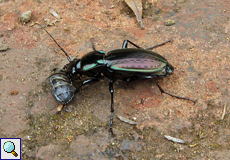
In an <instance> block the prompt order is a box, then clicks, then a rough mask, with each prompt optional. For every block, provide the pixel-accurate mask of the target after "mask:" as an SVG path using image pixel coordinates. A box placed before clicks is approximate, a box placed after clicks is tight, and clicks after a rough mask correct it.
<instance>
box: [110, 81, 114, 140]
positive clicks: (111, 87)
mask: <svg viewBox="0 0 230 160" xmlns="http://www.w3.org/2000/svg"><path fill="white" fill-rule="evenodd" d="M109 92H110V94H111V117H110V126H109V131H110V132H111V133H112V135H113V136H114V133H113V128H112V125H113V112H114V107H113V105H114V103H113V93H114V90H113V80H111V79H110V80H109Z"/></svg>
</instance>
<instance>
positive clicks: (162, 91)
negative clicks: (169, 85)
mask: <svg viewBox="0 0 230 160" xmlns="http://www.w3.org/2000/svg"><path fill="white" fill-rule="evenodd" d="M154 82H155V83H156V85H157V87H158V88H159V90H160V91H161V93H165V94H167V95H170V96H172V97H176V98H179V99H187V100H189V101H192V102H194V103H196V101H194V100H192V99H189V98H187V97H179V96H176V95H173V94H171V93H168V92H165V91H164V90H163V89H162V88H161V87H160V85H159V84H158V83H157V82H156V81H154Z"/></svg>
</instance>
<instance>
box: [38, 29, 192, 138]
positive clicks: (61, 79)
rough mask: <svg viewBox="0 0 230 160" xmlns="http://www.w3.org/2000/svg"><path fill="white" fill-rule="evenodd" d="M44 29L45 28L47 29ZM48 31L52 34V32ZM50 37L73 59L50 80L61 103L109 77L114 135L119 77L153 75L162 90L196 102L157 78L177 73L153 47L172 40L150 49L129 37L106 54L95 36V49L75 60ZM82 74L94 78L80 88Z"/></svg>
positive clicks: (143, 77) (86, 81) (138, 77)
mask: <svg viewBox="0 0 230 160" xmlns="http://www.w3.org/2000/svg"><path fill="white" fill-rule="evenodd" d="M40 26H41V25H40ZM41 27H42V26H41ZM42 28H43V27H42ZM43 29H44V30H45V28H43ZM45 31H46V30H45ZM46 32H47V33H48V31H46ZM48 34H49V33H48ZM49 36H50V37H51V38H52V39H53V40H54V42H55V43H56V44H57V45H58V46H59V47H60V48H61V50H62V51H63V52H64V53H65V55H66V56H67V59H68V61H69V63H68V64H66V65H65V66H64V67H63V69H62V70H61V71H60V72H58V73H54V74H53V75H51V76H50V78H49V81H50V82H52V83H50V84H51V93H52V95H53V96H54V98H55V99H56V100H57V101H59V102H60V103H61V104H64V105H66V104H68V103H69V102H70V101H71V100H72V98H73V97H74V95H75V94H76V93H77V92H78V91H79V89H80V88H81V87H82V86H83V85H85V84H88V83H90V82H92V81H99V80H100V79H103V78H104V77H106V78H108V79H109V91H110V95H111V107H110V108H111V117H110V132H111V133H112V134H113V129H112V124H113V113H114V100H113V99H114V95H113V94H114V89H113V83H114V82H115V81H116V80H118V79H119V80H123V81H126V82H132V81H135V80H139V79H150V78H151V79H153V81H154V82H155V84H156V85H157V87H158V88H159V90H160V91H161V93H165V94H168V95H170V96H172V97H176V98H180V99H187V100H190V101H192V102H194V103H195V102H196V101H194V100H192V99H189V98H187V97H179V96H176V95H173V94H170V93H168V92H165V91H164V90H163V89H162V88H161V87H160V85H159V84H158V83H157V82H156V80H155V79H158V78H163V77H167V76H170V75H172V74H173V72H174V67H173V66H172V65H171V64H170V63H169V62H168V61H167V59H165V58H164V57H163V56H161V55H159V54H158V53H156V52H153V51H150V50H151V49H153V48H156V47H159V46H162V45H165V44H166V43H168V42H172V40H169V41H166V42H164V43H162V44H159V45H155V46H153V47H150V48H146V49H143V48H141V47H139V46H138V45H136V44H135V43H133V42H131V41H129V40H125V41H124V42H123V45H122V48H121V49H114V50H111V51H109V52H108V53H106V52H104V51H98V50H96V49H95V45H94V39H93V38H92V48H93V51H91V52H89V53H87V54H86V55H84V56H83V57H82V58H81V59H79V58H75V59H73V60H71V59H70V57H69V56H68V54H67V53H66V52H65V50H64V49H63V48H62V47H61V46H60V45H59V44H58V43H57V42H56V40H55V39H54V38H53V37H52V36H51V35H50V34H49ZM128 44H131V45H133V46H134V47H135V48H128ZM82 75H85V76H88V77H90V78H89V79H87V80H85V81H83V82H82V84H81V85H80V86H78V88H75V87H71V86H72V81H74V79H80V78H81V77H82ZM54 82H55V83H54Z"/></svg>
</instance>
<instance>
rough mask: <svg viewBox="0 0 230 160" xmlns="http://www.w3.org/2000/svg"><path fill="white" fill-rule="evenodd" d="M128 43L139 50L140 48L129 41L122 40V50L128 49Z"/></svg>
mask: <svg viewBox="0 0 230 160" xmlns="http://www.w3.org/2000/svg"><path fill="white" fill-rule="evenodd" d="M128 43H130V44H132V45H134V46H135V47H137V48H141V47H139V46H138V45H136V44H135V43H133V42H131V41H130V40H124V42H123V45H122V48H128Z"/></svg>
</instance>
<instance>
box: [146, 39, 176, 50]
mask: <svg viewBox="0 0 230 160" xmlns="http://www.w3.org/2000/svg"><path fill="white" fill-rule="evenodd" d="M172 41H173V40H172V39H170V40H168V41H166V42H164V43H161V44H158V45H155V46H153V47H149V48H146V50H150V49H153V48H157V47H159V46H163V45H165V44H166V43H168V42H172Z"/></svg>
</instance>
